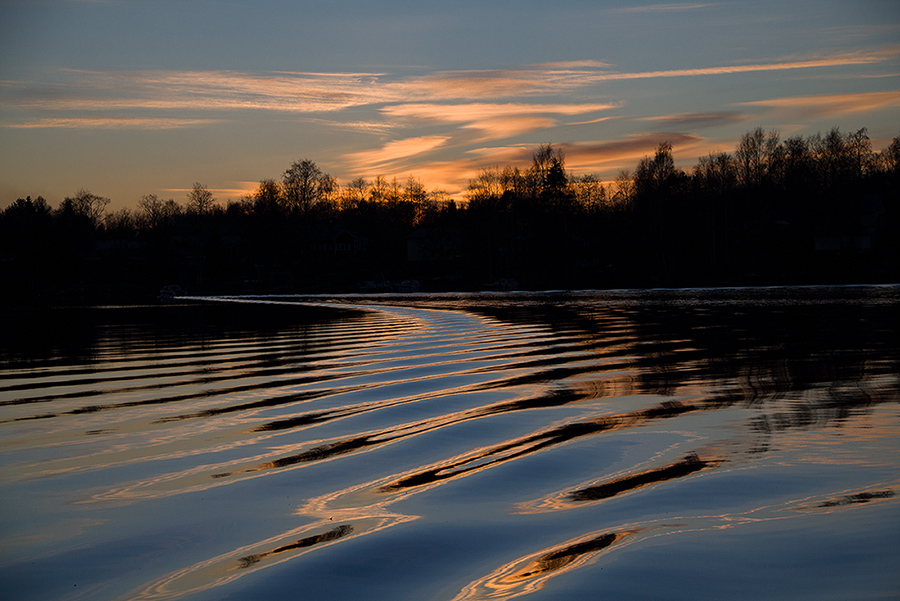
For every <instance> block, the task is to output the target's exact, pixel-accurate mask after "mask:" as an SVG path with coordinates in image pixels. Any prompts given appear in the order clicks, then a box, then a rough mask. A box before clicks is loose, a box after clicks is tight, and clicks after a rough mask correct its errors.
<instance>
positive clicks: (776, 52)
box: [0, 0, 900, 209]
mask: <svg viewBox="0 0 900 601" xmlns="http://www.w3.org/2000/svg"><path fill="white" fill-rule="evenodd" d="M756 126H762V127H763V128H765V129H767V130H770V129H775V130H778V131H779V132H780V133H781V135H782V137H787V136H791V135H796V134H803V135H811V134H814V133H816V132H822V133H824V132H826V131H827V130H828V129H830V128H831V127H833V126H838V127H840V128H841V129H842V130H843V131H856V130H858V129H860V128H862V127H867V128H868V132H869V136H870V137H871V139H872V143H873V146H874V147H875V148H876V149H880V148H883V147H884V146H886V145H887V143H888V142H889V141H890V139H891V138H892V137H894V136H897V135H898V134H900V2H897V1H896V0H854V1H852V2H849V1H847V0H774V1H768V0H761V1H754V0H748V1H745V0H732V1H727V2H718V1H713V2H696V3H694V2H674V3H659V4H652V3H647V4H644V3H641V2H622V1H619V2H605V1H593V2H591V1H587V0H555V1H554V2H548V1H546V0H544V1H542V2H535V1H532V0H519V1H511V0H441V1H435V2H429V1H425V0H414V1H413V0H410V1H406V0H386V1H378V0H354V1H344V0H322V1H311V0H307V1H288V0H282V1H272V0H256V1H253V2H249V1H246V2H242V1H238V0H230V1H225V0H222V1H214V0H194V1H184V0H177V1H176V0H2V2H0V207H5V206H6V205H8V204H9V203H10V202H12V201H14V200H15V199H16V198H17V197H24V196H26V195H31V196H37V195H43V196H44V197H45V198H46V199H47V200H48V201H49V202H50V204H51V205H52V206H56V205H58V203H59V201H60V200H62V199H63V198H64V197H65V196H71V195H73V194H74V193H75V192H76V191H77V190H78V189H79V188H87V189H89V190H90V191H92V192H94V193H95V194H99V195H101V196H107V197H109V198H111V199H112V201H113V204H112V206H111V208H112V209H116V208H122V207H126V206H128V207H133V206H134V205H135V204H136V202H137V201H138V199H139V198H140V197H141V196H142V195H144V194H149V193H155V194H158V195H159V196H161V197H163V198H174V199H176V200H178V201H179V202H184V200H185V195H186V192H187V190H188V189H190V187H191V185H192V183H193V182H195V181H196V182H201V183H203V184H205V185H207V186H208V187H209V188H210V189H211V190H213V192H214V193H215V195H216V196H217V197H218V198H219V200H221V201H226V200H228V199H229V198H231V199H237V198H238V197H239V196H240V195H241V194H245V193H247V192H249V191H251V190H252V189H254V188H255V187H256V185H257V184H258V182H259V180H261V179H265V178H274V179H280V177H281V174H282V173H283V171H284V170H285V169H286V168H287V167H288V166H289V165H290V163H291V162H292V161H294V160H297V159H301V158H308V159H311V160H313V161H315V162H316V163H317V164H318V165H319V167H320V168H322V170H323V171H326V172H328V173H330V174H331V175H333V176H335V177H336V178H337V179H338V181H339V183H341V184H346V183H348V182H349V181H350V180H351V179H353V178H354V177H357V176H364V177H366V178H368V179H371V178H374V177H375V176H376V175H385V176H387V177H392V176H397V177H398V178H401V179H404V180H405V179H406V177H407V176H410V175H411V176H415V177H417V178H419V179H420V180H422V181H423V182H424V183H425V185H426V186H427V187H428V188H429V189H431V188H438V187H439V188H442V189H444V190H446V191H448V192H450V193H458V192H460V191H462V190H464V189H465V187H466V184H467V182H468V180H469V178H471V177H474V176H475V175H476V173H477V171H478V170H479V168H482V167H489V166H495V165H507V164H521V165H525V164H527V162H528V160H529V157H530V156H531V152H532V151H533V150H534V148H535V147H536V146H537V145H539V144H542V143H547V142H552V143H554V144H558V145H560V146H561V147H562V148H563V149H564V150H565V153H566V157H567V165H568V167H569V168H570V170H571V171H573V172H575V173H577V174H581V173H595V174H597V175H598V176H600V177H602V178H603V179H605V180H610V179H612V178H614V177H615V174H616V172H617V171H618V170H619V169H622V168H633V167H634V165H635V164H636V163H637V161H638V160H639V159H640V157H642V156H644V155H647V154H652V152H653V150H654V149H655V147H656V145H657V144H658V143H659V142H660V141H663V140H668V141H670V142H671V143H672V144H673V146H674V154H675V159H676V163H677V165H678V166H679V167H682V168H685V169H689V168H690V167H692V166H693V165H694V164H695V163H696V161H697V158H698V157H700V156H703V155H705V154H707V153H709V152H711V151H732V150H733V149H734V146H735V144H736V142H737V140H738V138H739V137H740V135H741V134H742V133H744V132H746V131H748V130H750V129H752V128H754V127H756Z"/></svg>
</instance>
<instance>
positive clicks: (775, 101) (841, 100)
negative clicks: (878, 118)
mask: <svg viewBox="0 0 900 601" xmlns="http://www.w3.org/2000/svg"><path fill="white" fill-rule="evenodd" d="M740 104H741V105H742V106H759V107H766V108H769V109H771V110H773V111H775V112H778V113H781V114H786V115H791V116H804V117H841V116H844V115H849V114H854V113H865V112H869V111H876V110H881V109H886V108H893V107H900V90H890V91H886V92H860V93H857V94H822V95H815V96H793V97H788V98H772V99H769V100H757V101H753V102H742V103H740Z"/></svg>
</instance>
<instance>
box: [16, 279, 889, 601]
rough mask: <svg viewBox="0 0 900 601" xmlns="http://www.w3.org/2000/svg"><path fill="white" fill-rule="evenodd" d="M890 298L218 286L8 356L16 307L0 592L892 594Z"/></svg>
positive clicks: (45, 338)
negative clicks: (203, 298) (220, 290)
mask: <svg viewBox="0 0 900 601" xmlns="http://www.w3.org/2000/svg"><path fill="white" fill-rule="evenodd" d="M898 298H900V292H898V290H897V289H896V288H892V287H873V288H862V289H778V290H771V289H770V290H762V291H760V290H731V291H721V290H720V291H655V292H624V291H623V292H612V293H602V294H601V293H549V294H513V295H431V296H382V297H373V298H366V297H359V296H349V297H345V298H340V299H323V298H315V297H303V298H280V299H257V301H258V302H254V303H252V304H249V303H245V302H237V301H236V300H228V301H227V302H218V303H209V302H205V303H200V304H191V305H184V306H171V307H145V308H103V309H101V308H96V309H84V310H76V309H68V310H60V312H61V313H62V315H61V314H56V315H50V316H47V317H46V318H47V320H48V323H52V324H53V326H54V327H55V328H57V330H58V331H57V332H56V333H55V334H52V335H51V334H48V333H46V332H43V333H42V334H40V335H39V336H38V340H31V341H30V342H29V343H28V344H22V343H21V341H22V340H23V337H26V336H27V333H28V331H30V330H32V329H40V328H41V324H42V323H43V320H44V316H42V315H34V314H31V315H19V316H17V321H16V325H15V327H14V328H13V329H12V330H7V331H6V333H5V334H4V335H3V338H2V349H0V353H2V355H0V360H2V366H3V370H2V372H0V428H2V429H3V436H2V437H0V449H2V459H0V482H2V488H0V495H2V500H3V505H4V507H5V509H6V511H4V517H3V518H0V522H2V527H3V532H4V536H3V543H2V546H0V580H2V582H3V583H4V588H6V589H7V590H10V591H12V592H13V593H14V595H15V598H22V599H49V598H54V599H64V598H81V597H82V596H89V597H91V598H99V599H137V598H140V599H177V598H192V599H218V598H235V599H242V598H247V597H248V596H251V597H261V598H269V597H284V596H291V597H296V595H297V594H301V597H302V598H310V599H312V598H315V599H344V598H359V597H362V596H365V597H368V598H390V599H404V598H408V599H447V600H451V599H452V600H462V599H467V600H469V599H508V598H515V597H518V596H523V595H528V596H529V598H533V599H542V598H558V597H559V596H563V597H566V596H572V597H573V598H575V597H577V596H583V595H584V594H586V591H591V592H590V596H591V597H592V598H593V597H595V596H597V595H603V594H608V595H610V596H611V597H613V598H617V597H618V598H622V597H629V596H631V597H644V598H672V599H675V598H696V597H697V596H711V595H727V596H728V597H729V598H758V597H759V596H761V595H765V596H767V597H774V598H785V599H787V598H791V599H793V598H801V597H804V596H805V597H807V598H817V599H820V598H829V597H832V598H846V597H847V596H859V597H874V596H878V595H888V596H890V595H896V594H897V593H898V592H900V579H898V577H897V576H895V575H894V573H895V570H894V569H892V566H893V567H896V565H897V560H898V558H900V553H898V551H897V550H896V544H895V541H896V536H897V534H900V515H898V503H897V499H898V496H897V492H898V491H900V470H898V457H900V455H898V451H900V410H898V409H900V408H898V400H900V395H898V390H900V369H898V366H900V365H898V364H900V361H898V360H900V351H898V348H897V345H896V340H897V339H900V336H898V334H900V313H898V311H897V308H898ZM243 300H246V299H242V301H243ZM298 303H299V304H302V305H303V306H298ZM67 328H68V329H67ZM701 560H702V561H701ZM841 574H842V575H843V576H844V578H843V579H840V578H838V576H837V575H841ZM738 584H739V585H740V586H738ZM298 591H299V592H298Z"/></svg>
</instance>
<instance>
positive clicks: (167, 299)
mask: <svg viewBox="0 0 900 601" xmlns="http://www.w3.org/2000/svg"><path fill="white" fill-rule="evenodd" d="M185 294H187V291H186V290H185V289H184V288H182V287H181V286H179V285H177V284H169V285H168V286H163V287H162V289H160V291H159V295H158V296H157V298H158V299H159V300H160V301H162V302H164V303H171V302H174V301H175V298H176V297H179V296H184V295H185Z"/></svg>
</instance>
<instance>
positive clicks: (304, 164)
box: [281, 159, 337, 213]
mask: <svg viewBox="0 0 900 601" xmlns="http://www.w3.org/2000/svg"><path fill="white" fill-rule="evenodd" d="M281 183H282V186H283V189H284V199H285V202H286V203H287V206H288V210H290V211H299V212H301V213H305V212H307V211H308V210H309V209H310V208H312V206H313V205H314V204H315V203H316V202H318V201H319V200H320V199H322V198H324V197H326V196H329V195H330V194H331V193H332V192H333V191H334V190H335V188H336V183H337V182H336V181H335V180H334V178H332V177H331V176H330V175H328V174H327V173H323V172H322V170H321V169H319V167H318V166H317V165H316V164H315V163H314V162H312V161H310V160H308V159H302V160H299V161H294V162H293V163H291V166H290V167H288V169H287V170H286V171H285V172H284V176H283V177H282V179H281Z"/></svg>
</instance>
